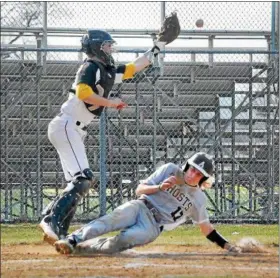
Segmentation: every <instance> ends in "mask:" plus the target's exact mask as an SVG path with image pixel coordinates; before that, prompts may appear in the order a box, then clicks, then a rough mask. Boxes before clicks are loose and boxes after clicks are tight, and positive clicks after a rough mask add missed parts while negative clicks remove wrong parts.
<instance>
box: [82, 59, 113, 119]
mask: <svg viewBox="0 0 280 278" xmlns="http://www.w3.org/2000/svg"><path fill="white" fill-rule="evenodd" d="M87 62H90V63H93V64H96V65H97V66H98V68H99V70H100V81H99V82H98V84H99V85H100V86H101V87H102V88H103V89H104V94H103V97H104V98H108V96H109V94H110V92H111V90H112V88H113V86H114V83H115V78H116V68H115V67H110V66H107V67H106V66H104V65H103V64H101V63H99V62H97V61H94V60H90V59H88V60H87ZM85 105H86V107H87V108H88V107H90V106H92V104H88V103H85ZM103 109H104V106H100V107H99V108H98V109H95V110H93V111H91V110H88V111H89V112H90V113H92V114H94V115H96V116H100V115H101V113H102V111H103Z"/></svg>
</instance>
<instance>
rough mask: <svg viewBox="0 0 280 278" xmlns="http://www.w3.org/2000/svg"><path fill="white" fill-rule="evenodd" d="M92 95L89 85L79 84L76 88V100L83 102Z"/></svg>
mask: <svg viewBox="0 0 280 278" xmlns="http://www.w3.org/2000/svg"><path fill="white" fill-rule="evenodd" d="M92 94H94V91H93V90H92V88H91V87H90V86H89V85H87V84H85V83H80V84H78V85H77V86H76V96H77V98H78V99H81V100H83V99H85V98H88V97H89V96H91V95H92Z"/></svg>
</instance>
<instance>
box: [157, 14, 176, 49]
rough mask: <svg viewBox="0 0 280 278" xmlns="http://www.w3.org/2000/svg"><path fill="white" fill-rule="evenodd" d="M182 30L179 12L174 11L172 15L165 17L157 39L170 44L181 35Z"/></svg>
mask: <svg viewBox="0 0 280 278" xmlns="http://www.w3.org/2000/svg"><path fill="white" fill-rule="evenodd" d="M180 30H181V28H180V23H179V20H178V17H177V13H176V12H173V13H171V15H169V16H167V17H165V19H164V22H163V24H162V26H161V28H160V32H159V34H158V36H157V40H158V41H159V42H165V44H169V43H171V42H173V41H174V40H175V39H176V38H177V37H178V36H179V34H180Z"/></svg>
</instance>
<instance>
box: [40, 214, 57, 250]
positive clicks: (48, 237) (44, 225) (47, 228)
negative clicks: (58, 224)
mask: <svg viewBox="0 0 280 278" xmlns="http://www.w3.org/2000/svg"><path fill="white" fill-rule="evenodd" d="M39 227H40V228H41V229H42V230H43V233H44V238H43V240H44V241H45V242H47V243H49V244H51V245H54V243H55V242H56V241H57V240H59V238H58V236H57V234H56V233H55V232H54V230H53V228H52V226H51V222H50V221H48V216H45V217H44V218H43V219H42V221H41V222H40V224H39Z"/></svg>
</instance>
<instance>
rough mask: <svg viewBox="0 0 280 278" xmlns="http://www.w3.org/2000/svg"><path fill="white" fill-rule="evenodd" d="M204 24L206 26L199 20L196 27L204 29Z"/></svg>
mask: <svg viewBox="0 0 280 278" xmlns="http://www.w3.org/2000/svg"><path fill="white" fill-rule="evenodd" d="M203 24H204V22H203V20H202V19H198V20H197V21H196V22H195V25H196V27H198V28H202V27H203Z"/></svg>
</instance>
